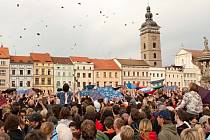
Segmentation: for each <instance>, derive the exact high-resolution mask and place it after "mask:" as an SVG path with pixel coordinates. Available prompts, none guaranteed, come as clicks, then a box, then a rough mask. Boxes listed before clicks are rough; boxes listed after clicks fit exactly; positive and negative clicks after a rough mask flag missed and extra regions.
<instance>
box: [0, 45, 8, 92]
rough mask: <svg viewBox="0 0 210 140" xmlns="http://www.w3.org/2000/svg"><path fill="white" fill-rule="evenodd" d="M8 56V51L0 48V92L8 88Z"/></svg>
mask: <svg viewBox="0 0 210 140" xmlns="http://www.w3.org/2000/svg"><path fill="white" fill-rule="evenodd" d="M9 67H10V54H9V49H8V48H5V47H3V46H1V47H0V90H1V91H2V90H5V89H7V88H9V87H10V83H9V78H10V77H9Z"/></svg>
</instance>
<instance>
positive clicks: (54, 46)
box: [0, 0, 210, 66]
mask: <svg viewBox="0 0 210 140" xmlns="http://www.w3.org/2000/svg"><path fill="white" fill-rule="evenodd" d="M148 4H149V5H150V7H151V12H152V13H153V20H154V21H156V22H157V23H158V25H159V26H161V29H160V32H161V49H162V60H163V65H164V66H166V65H171V64H174V61H175V55H176V53H177V52H178V51H179V50H180V49H181V48H188V49H204V47H203V37H204V36H205V37H207V38H208V39H209V40H210V12H209V9H210V1H209V0H0V9H1V12H0V19H1V21H0V36H1V37H0V42H1V43H2V44H3V45H4V46H5V47H8V48H10V53H11V54H12V55H29V53H30V52H42V53H43V52H44V53H47V52H48V53H50V54H51V55H52V56H87V57H90V58H129V59H130V58H131V59H140V58H141V56H140V36H139V35H140V31H139V28H140V27H141V24H142V23H143V22H144V21H145V13H146V7H147V6H148ZM156 13H158V14H156Z"/></svg>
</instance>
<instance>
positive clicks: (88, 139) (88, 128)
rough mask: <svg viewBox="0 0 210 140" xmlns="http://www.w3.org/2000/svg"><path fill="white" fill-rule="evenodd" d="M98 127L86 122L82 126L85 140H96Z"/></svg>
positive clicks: (89, 121)
mask: <svg viewBox="0 0 210 140" xmlns="http://www.w3.org/2000/svg"><path fill="white" fill-rule="evenodd" d="M96 133H97V130H96V126H95V123H94V122H93V121H91V120H85V121H84V122H83V123H82V125H81V134H82V138H83V139H85V140H95V139H96Z"/></svg>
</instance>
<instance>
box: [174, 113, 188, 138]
mask: <svg viewBox="0 0 210 140" xmlns="http://www.w3.org/2000/svg"><path fill="white" fill-rule="evenodd" d="M187 116H188V114H187V113H186V112H185V111H183V110H182V109H179V110H176V111H175V121H176V129H177V132H178V134H179V135H180V134H181V132H182V131H183V130H184V129H186V128H191V126H190V125H189V123H188V122H187Z"/></svg>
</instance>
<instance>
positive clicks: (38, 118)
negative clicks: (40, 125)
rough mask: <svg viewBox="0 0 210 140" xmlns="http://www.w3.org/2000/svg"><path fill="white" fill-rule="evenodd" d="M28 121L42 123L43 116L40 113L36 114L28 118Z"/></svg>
mask: <svg viewBox="0 0 210 140" xmlns="http://www.w3.org/2000/svg"><path fill="white" fill-rule="evenodd" d="M27 119H28V120H29V121H35V122H41V121H42V116H41V115H40V114H39V113H34V114H32V115H30V116H27Z"/></svg>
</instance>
